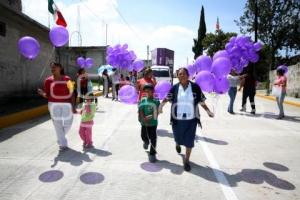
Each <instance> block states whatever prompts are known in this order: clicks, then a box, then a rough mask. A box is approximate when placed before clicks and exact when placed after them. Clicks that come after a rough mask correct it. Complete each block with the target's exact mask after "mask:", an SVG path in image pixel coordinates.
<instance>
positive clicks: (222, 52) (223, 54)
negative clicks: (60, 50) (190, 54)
mask: <svg viewBox="0 0 300 200" xmlns="http://www.w3.org/2000/svg"><path fill="white" fill-rule="evenodd" d="M221 57H224V58H229V54H228V53H227V51H225V50H220V51H217V52H216V53H215V55H214V57H213V60H216V59H217V58H221Z"/></svg>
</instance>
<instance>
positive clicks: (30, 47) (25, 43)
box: [18, 36, 40, 59]
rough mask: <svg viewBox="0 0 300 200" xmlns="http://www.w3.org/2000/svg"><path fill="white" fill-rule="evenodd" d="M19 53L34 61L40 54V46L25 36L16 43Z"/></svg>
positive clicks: (31, 38) (34, 40)
mask: <svg viewBox="0 0 300 200" xmlns="http://www.w3.org/2000/svg"><path fill="white" fill-rule="evenodd" d="M18 48H19V52H20V53H21V54H22V55H23V56H25V57H26V58H29V59H34V58H35V57H36V56H37V55H38V54H39V52H40V44H39V42H38V41H37V40H36V39H34V38H33V37H29V36H25V37H22V38H21V39H20V40H19V41H18Z"/></svg>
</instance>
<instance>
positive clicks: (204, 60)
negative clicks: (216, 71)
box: [194, 55, 212, 72]
mask: <svg viewBox="0 0 300 200" xmlns="http://www.w3.org/2000/svg"><path fill="white" fill-rule="evenodd" d="M211 64H212V60H211V58H210V57H209V56H205V55H202V56H199V57H198V58H197V59H196V61H195V63H194V65H195V66H196V69H197V72H201V71H211Z"/></svg>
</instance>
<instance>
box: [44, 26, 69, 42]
mask: <svg viewBox="0 0 300 200" xmlns="http://www.w3.org/2000/svg"><path fill="white" fill-rule="evenodd" d="M49 37H50V41H51V42H52V44H53V45H54V46H56V47H61V46H64V45H65V44H66V43H67V42H68V41H69V32H68V30H67V29H66V28H65V27H63V26H60V25H58V26H54V27H53V28H52V29H51V30H50V33H49Z"/></svg>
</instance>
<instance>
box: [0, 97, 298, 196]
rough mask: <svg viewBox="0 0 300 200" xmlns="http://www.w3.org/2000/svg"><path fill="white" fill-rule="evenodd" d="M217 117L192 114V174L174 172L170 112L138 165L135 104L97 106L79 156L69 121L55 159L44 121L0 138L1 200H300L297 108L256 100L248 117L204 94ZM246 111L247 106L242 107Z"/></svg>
mask: <svg viewBox="0 0 300 200" xmlns="http://www.w3.org/2000/svg"><path fill="white" fill-rule="evenodd" d="M207 98H208V100H207V103H208V105H209V106H210V107H211V108H213V110H214V111H215V113H216V117H215V118H214V119H209V118H208V117H207V116H206V113H204V111H203V110H201V113H202V123H203V129H202V130H200V129H198V131H197V135H198V136H197V138H196V143H195V148H194V149H193V152H192V157H191V161H192V170H191V172H185V171H183V168H182V156H181V155H178V154H177V153H176V151H175V145H174V140H173V136H172V131H171V127H170V125H169V115H170V114H169V109H170V105H168V106H166V107H165V108H164V113H163V114H162V115H160V116H159V126H158V146H157V150H158V159H159V161H158V162H157V163H156V164H149V163H148V162H147V158H148V157H147V153H146V152H145V151H144V150H143V148H142V141H141V139H140V125H139V123H138V121H137V108H136V106H134V105H133V106H129V105H124V104H122V103H120V102H112V101H111V100H110V99H104V98H102V97H100V98H99V103H100V108H99V110H98V111H97V114H96V117H95V125H94V128H93V138H94V144H95V149H93V150H91V151H89V152H84V151H83V150H82V146H81V145H82V144H81V140H80V138H79V134H78V129H79V122H80V118H79V115H77V116H76V117H75V120H74V122H73V126H72V129H71V131H70V132H69V133H68V140H69V146H70V148H71V149H70V150H69V151H67V152H65V153H63V154H61V155H58V147H57V144H56V136H55V132H54V128H53V125H52V122H51V120H49V117H48V116H45V117H43V118H40V119H37V120H32V121H30V122H27V123H24V124H20V125H17V126H14V127H10V128H6V129H2V130H0V150H1V151H0V199H1V200H25V199H26V200H42V199H43V200H44V199H47V200H52V199H53V200H56V199H64V200H67V199H70V200H71V199H72V200H73V199H89V200H93V199H104V200H116V199H118V200H123V199H124V200H128V199H130V200H142V199H148V200H162V199H163V200H168V199H169V200H176V199H178V200H179V199H185V200H198V199H207V200H222V199H224V200H237V199H238V200H253V199H255V200H266V199H270V200H271V199H272V200H275V199H280V200H282V199H286V200H297V199H300V167H299V166H300V108H297V107H293V106H285V109H286V115H287V117H286V118H285V119H284V120H280V121H279V120H276V119H274V118H275V117H276V115H275V114H276V113H277V108H276V104H275V102H272V101H270V100H265V99H258V98H257V115H255V116H252V115H250V113H239V112H238V108H239V106H240V103H241V102H240V99H241V97H240V96H238V97H237V102H236V108H235V110H236V111H237V114H236V115H230V114H228V113H227V112H226V110H227V108H226V107H227V104H228V98H227V95H223V96H220V97H215V96H211V95H209V94H208V95H207ZM248 109H249V108H248Z"/></svg>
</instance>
